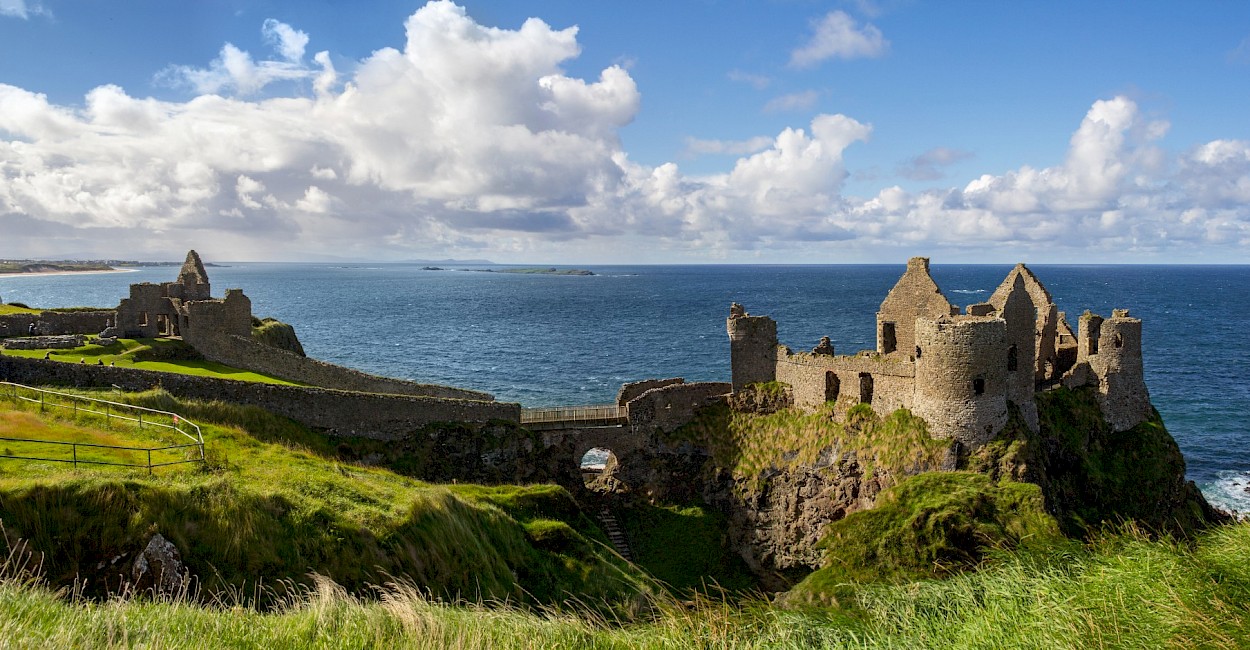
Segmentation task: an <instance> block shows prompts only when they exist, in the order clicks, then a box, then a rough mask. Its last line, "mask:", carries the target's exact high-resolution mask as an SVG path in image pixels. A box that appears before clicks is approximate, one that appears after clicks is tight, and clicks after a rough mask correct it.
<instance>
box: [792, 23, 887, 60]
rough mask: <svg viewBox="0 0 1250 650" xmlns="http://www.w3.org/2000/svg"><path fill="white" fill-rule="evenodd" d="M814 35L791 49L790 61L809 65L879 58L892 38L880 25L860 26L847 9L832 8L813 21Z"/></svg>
mask: <svg viewBox="0 0 1250 650" xmlns="http://www.w3.org/2000/svg"><path fill="white" fill-rule="evenodd" d="M812 31H813V33H812V37H811V39H809V40H808V41H807V42H806V43H804V44H803V45H802V46H800V47H798V48H796V49H795V50H794V51H792V52H790V65H791V66H792V67H796V68H806V67H811V66H813V65H816V64H817V63H820V62H821V61H824V60H826V59H860V58H875V57H878V56H881V55H883V54H885V53H886V51H887V50H888V49H889V47H890V42H889V41H887V40H885V37H884V36H882V34H881V30H880V29H877V28H876V26H874V25H871V24H866V25H864V26H863V27H860V26H859V25H858V24H857V23H856V22H855V19H854V18H851V17H850V16H849V15H848V14H847V13H846V12H845V11H840V10H839V11H831V12H829V13H828V14H825V16H824V18H821V19H820V20H818V21H814V22H813V23H812Z"/></svg>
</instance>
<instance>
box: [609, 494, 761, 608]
mask: <svg viewBox="0 0 1250 650" xmlns="http://www.w3.org/2000/svg"><path fill="white" fill-rule="evenodd" d="M616 515H617V519H618V521H619V522H620V524H621V526H622V527H623V528H624V529H625V530H626V531H628V532H629V548H630V551H632V552H633V554H634V561H635V562H636V563H637V564H638V565H639V566H641V567H643V568H645V569H646V570H647V571H648V572H649V573H650V574H651V575H653V576H655V578H656V579H658V580H660V581H661V582H662V583H664V584H665V585H667V586H668V587H670V588H671V589H673V590H675V591H676V592H677V593H678V594H681V595H683V596H689V595H691V594H694V593H716V592H717V591H720V590H724V591H725V592H728V593H729V594H741V593H744V592H746V591H749V590H751V589H753V588H755V586H756V580H755V577H754V576H752V575H751V573H750V569H748V568H747V566H746V563H744V562H743V561H742V558H740V557H738V555H737V554H736V553H734V551H733V549H731V548H730V547H729V544H728V540H727V533H726V528H727V522H726V521H725V518H724V517H723V516H722V515H721V514H720V513H718V512H716V511H715V510H713V509H711V508H709V507H707V506H703V505H693V506H672V505H659V504H653V503H649V502H647V501H644V500H641V499H636V500H632V501H630V502H629V503H628V504H626V505H624V506H623V507H621V508H619V509H617V510H616Z"/></svg>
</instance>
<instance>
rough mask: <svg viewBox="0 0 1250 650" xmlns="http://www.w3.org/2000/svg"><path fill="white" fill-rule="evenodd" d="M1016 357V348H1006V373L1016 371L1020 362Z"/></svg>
mask: <svg viewBox="0 0 1250 650" xmlns="http://www.w3.org/2000/svg"><path fill="white" fill-rule="evenodd" d="M1018 356H1019V355H1018V354H1017V353H1016V346H1014V345H1013V346H1011V347H1009V348H1007V372H1015V371H1016V368H1017V367H1018V366H1019V365H1020V361H1019V359H1018V358H1017V357H1018Z"/></svg>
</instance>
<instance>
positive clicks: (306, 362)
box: [195, 336, 495, 401]
mask: <svg viewBox="0 0 1250 650" xmlns="http://www.w3.org/2000/svg"><path fill="white" fill-rule="evenodd" d="M195 347H196V349H197V350H199V352H200V354H203V355H204V357H205V358H206V359H209V360H210V361H216V362H217V363H224V364H226V365H228V366H234V367H236V368H242V369H244V370H250V371H252V372H260V373H264V374H267V375H272V376H274V377H279V378H281V379H285V380H287V381H295V382H300V383H304V384H312V385H314V386H323V387H325V388H333V389H338V390H347V391H359V392H364V393H388V394H394V395H415V396H425V397H439V398H444V399H463V400H478V401H490V400H493V399H495V398H494V396H493V395H490V394H489V393H482V392H479V391H474V390H465V389H462V388H452V387H450V386H438V385H434V384H419V383H416V382H411V381H404V380H402V379H392V378H390V377H378V376H376V375H370V374H366V373H363V372H360V371H358V370H352V369H351V368H344V367H343V366H336V365H334V364H332V363H326V362H324V361H318V360H316V359H310V358H308V357H301V356H299V355H298V354H294V353H292V352H287V351H286V350H279V349H278V348H275V347H271V346H268V345H263V344H261V343H257V342H255V341H253V340H252V339H251V338H250V337H247V338H245V337H242V336H230V337H206V338H203V339H199V340H197V342H196V346H195Z"/></svg>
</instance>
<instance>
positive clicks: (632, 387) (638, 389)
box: [616, 377, 686, 406]
mask: <svg viewBox="0 0 1250 650" xmlns="http://www.w3.org/2000/svg"><path fill="white" fill-rule="evenodd" d="M685 382H686V380H685V379H682V378H681V377H673V378H672V379H644V380H643V381H635V382H631V383H628V384H622V385H621V389H620V390H619V391H617V392H616V405H617V406H625V405H626V404H628V403H630V402H631V401H633V399H634V398H635V397H638V396H639V395H641V394H643V393H645V392H647V391H649V390H651V389H652V388H663V387H665V386H672V385H673V384H684V383H685Z"/></svg>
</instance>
